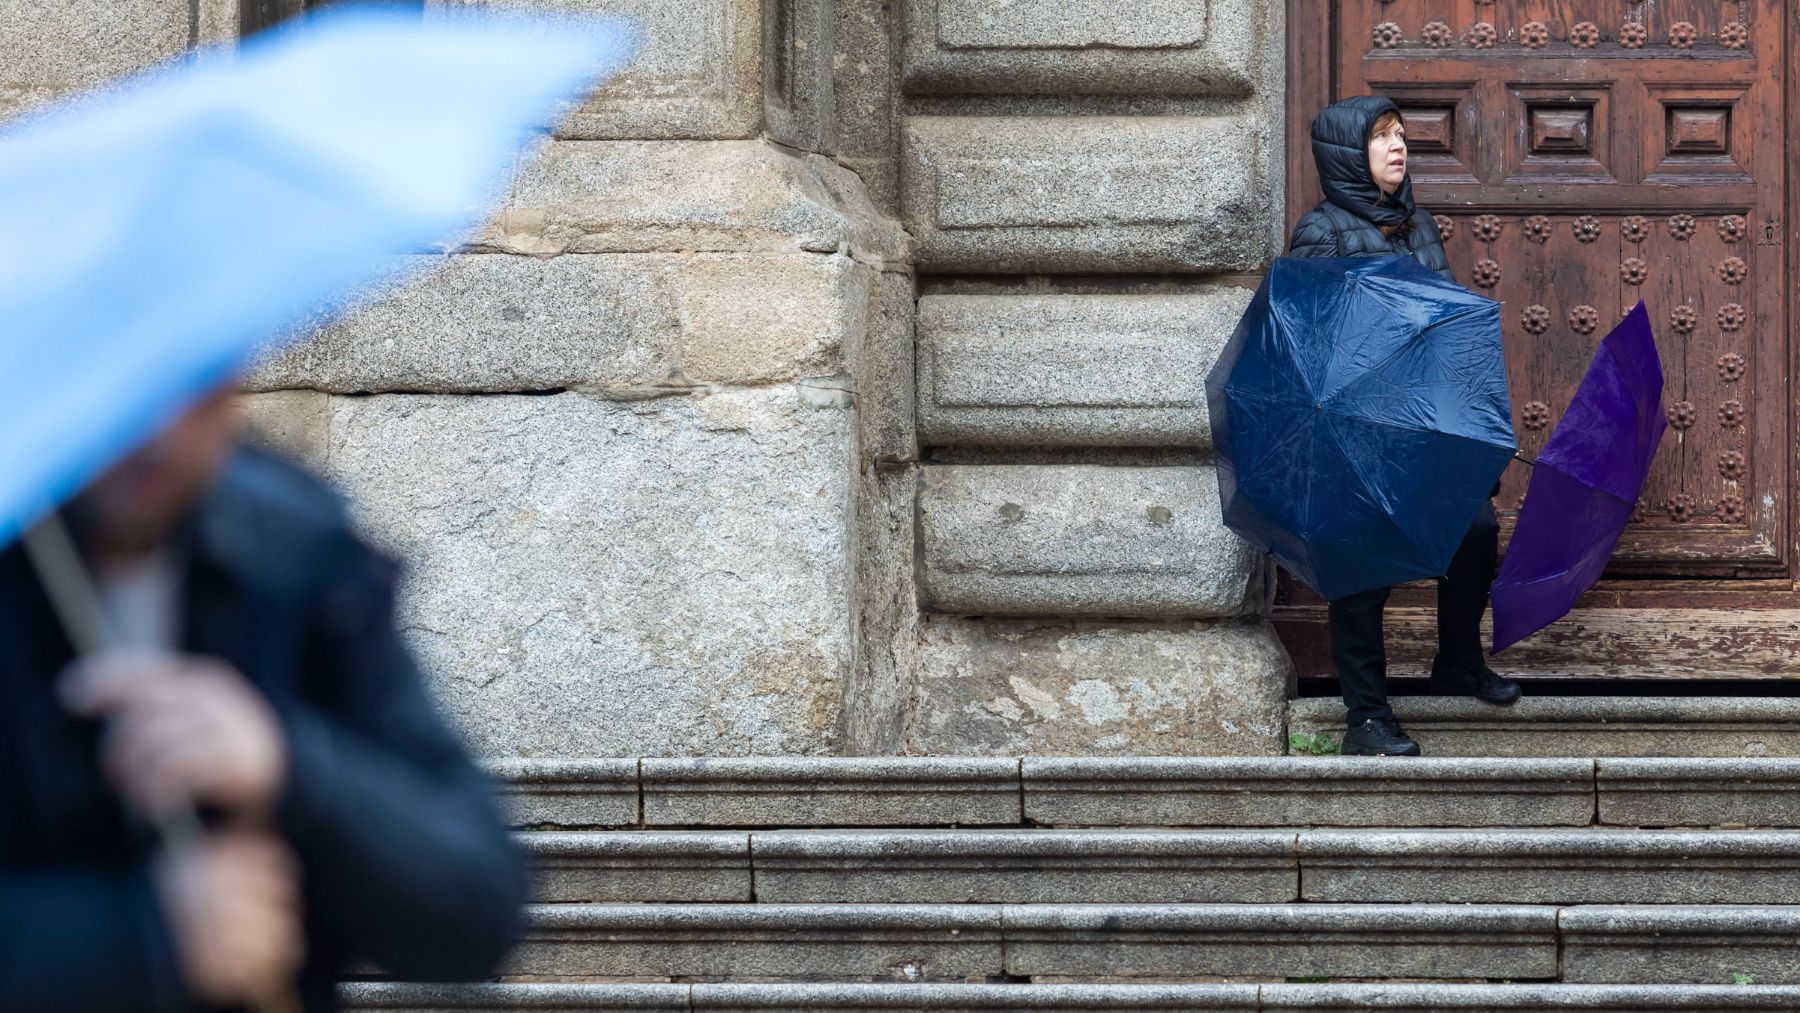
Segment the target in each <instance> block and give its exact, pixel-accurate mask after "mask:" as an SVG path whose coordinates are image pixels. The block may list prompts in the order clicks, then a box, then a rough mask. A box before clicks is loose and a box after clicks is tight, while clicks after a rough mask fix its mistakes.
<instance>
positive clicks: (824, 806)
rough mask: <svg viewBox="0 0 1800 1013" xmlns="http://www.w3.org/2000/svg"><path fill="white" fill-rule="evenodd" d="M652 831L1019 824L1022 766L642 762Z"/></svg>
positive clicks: (990, 762)
mask: <svg viewBox="0 0 1800 1013" xmlns="http://www.w3.org/2000/svg"><path fill="white" fill-rule="evenodd" d="M643 777H644V822H645V823H647V824H650V825H653V826H943V825H948V824H966V825H977V824H1006V825H1012V824H1017V823H1019V822H1021V818H1020V811H1019V761H1018V760H1007V759H999V758H994V759H979V758H977V759H967V758H960V757H908V758H883V757H839V758H823V757H821V758H804V759H789V758H781V757H765V758H760V759H756V758H751V759H692V760H675V759H646V760H644V761H643Z"/></svg>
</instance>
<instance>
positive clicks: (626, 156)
mask: <svg viewBox="0 0 1800 1013" xmlns="http://www.w3.org/2000/svg"><path fill="white" fill-rule="evenodd" d="M471 242H472V243H473V245H475V246H478V247H482V248H491V249H496V250H500V251H503V252H509V253H524V254H532V255H539V256H541V255H545V254H556V253H655V252H665V251H681V252H770V253H795V252H805V251H811V252H823V253H837V252H840V251H841V252H844V253H847V254H850V255H853V256H855V257H857V258H858V259H860V260H863V261H865V262H869V263H888V264H896V265H904V264H905V263H906V260H907V256H908V245H907V244H908V240H907V237H906V234H905V232H903V231H902V230H901V228H900V224H899V222H897V221H895V220H894V219H892V218H889V217H887V216H885V215H884V214H882V213H881V212H880V211H878V210H877V209H876V208H875V207H874V206H873V205H872V204H870V202H869V199H868V194H867V191H866V189H865V188H864V186H863V184H862V181H861V180H859V179H858V178H857V177H856V176H855V175H854V174H852V173H851V172H850V171H849V170H847V169H844V168H842V167H841V166H839V165H837V164H836V163H834V162H833V161H831V160H830V159H828V158H824V157H821V156H818V155H797V154H794V153H793V152H791V151H789V150H787V149H784V148H781V147H778V146H776V145H774V144H771V143H769V142H767V141H761V140H755V141H557V142H555V143H551V144H546V145H543V146H541V147H540V148H539V149H538V150H537V151H536V152H534V153H533V154H532V155H531V156H530V157H528V158H527V159H526V160H525V163H524V165H523V167H522V168H521V169H520V171H519V174H518V179H517V180H516V181H515V183H514V184H513V186H512V188H511V192H510V195H509V196H508V197H507V199H506V201H505V203H504V205H503V206H502V208H501V211H500V212H499V214H497V215H496V216H495V217H494V218H493V219H492V220H491V221H490V222H489V223H488V226H487V228H486V229H485V230H484V231H483V232H482V233H480V234H479V235H478V236H477V237H475V238H474V239H473V240H472V241H471Z"/></svg>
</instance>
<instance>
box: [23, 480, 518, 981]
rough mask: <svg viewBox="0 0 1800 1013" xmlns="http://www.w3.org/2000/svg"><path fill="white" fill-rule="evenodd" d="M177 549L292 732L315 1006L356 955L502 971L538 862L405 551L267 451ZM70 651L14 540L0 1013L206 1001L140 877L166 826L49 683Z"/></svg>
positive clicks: (203, 619) (292, 800) (202, 630)
mask: <svg viewBox="0 0 1800 1013" xmlns="http://www.w3.org/2000/svg"><path fill="white" fill-rule="evenodd" d="M184 543H185V548H186V549H187V551H186V553H185V555H186V558H187V559H188V560H189V561H190V562H189V564H188V569H187V574H186V580H185V582H184V586H183V601H184V607H185V613H186V614H185V617H184V619H185V622H186V632H185V636H184V641H185V643H184V649H186V650H189V651H191V652H194V653H200V654H208V655H213V656H216V657H222V658H224V659H225V660H227V661H229V662H230V663H231V664H232V665H234V666H235V667H236V668H237V669H238V670H239V671H240V672H242V673H244V675H245V676H246V677H248V678H249V679H250V680H251V681H252V682H253V683H254V684H255V685H256V686H257V687H258V688H259V689H261V690H262V691H263V692H264V693H265V694H266V695H267V696H268V698H269V699H270V701H271V702H272V703H273V705H274V707H275V710H276V712H277V714H278V716H279V717H280V720H281V722H282V725H283V727H284V729H285V731H286V733H287V739H288V750H289V758H288V779H287V789H286V792H285V795H284V797H283V798H282V799H281V801H280V804H279V807H278V821H279V827H280V830H281V832H282V833H283V834H284V835H285V836H286V837H287V839H288V841H289V843H290V845H291V846H292V847H293V848H294V850H295V853H296V854H297V855H298V856H299V859H300V862H301V866H302V870H303V872H302V875H303V880H304V883H303V891H304V902H305V919H306V926H305V927H306V936H307V949H308V962H307V966H306V968H305V969H304V971H303V972H302V976H301V982H300V986H301V995H302V1001H303V1003H304V1005H305V1007H306V1009H307V1010H308V1011H318V1010H329V1009H333V1008H335V999H334V996H333V982H334V981H335V980H336V979H337V978H338V977H339V976H341V974H342V973H343V972H344V971H345V970H347V969H348V968H349V967H350V966H352V965H353V964H365V963H366V964H374V965H377V966H379V967H381V968H384V969H385V970H387V971H389V972H391V973H393V974H395V975H397V976H400V977H404V978H411V979H446V978H473V977H480V976H483V975H487V974H490V973H493V971H494V969H495V965H496V964H497V963H498V962H499V961H500V960H501V958H502V957H503V956H504V955H505V953H506V951H507V949H508V947H509V946H510V945H511V943H512V942H513V941H514V939H515V938H516V936H517V933H518V931H519V927H520V906H521V904H522V902H523V895H524V879H523V872H522V868H521V864H520V861H519V858H518V856H517V855H516V853H515V851H514V849H513V847H512V846H511V844H510V842H509V841H508V839H507V836H506V834H505V832H504V829H503V827H502V826H501V824H500V822H499V820H498V818H497V817H496V815H495V813H494V812H493V809H492V803H491V800H490V797H489V792H488V786H487V782H486V779H485V778H484V777H483V776H482V774H481V772H480V771H479V770H478V769H477V768H476V767H475V766H474V765H473V764H472V763H471V762H470V760H469V759H468V757H467V756H466V755H464V753H463V750H462V749H461V747H460V746H459V745H458V743H457V741H456V739H455V738H454V737H453V736H452V735H451V733H450V732H449V730H448V729H447V728H446V726H445V725H444V723H443V722H442V721H441V720H440V719H439V717H438V716H437V714H436V713H435V712H434V711H433V709H432V706H431V704H430V702H429V701H428V699H427V698H426V695H425V692H424V688H423V686H422V684H421V681H420V677H419V674H418V671H417V669H416V668H415V667H414V664H413V661H412V659H411V658H410V656H409V655H408V654H407V651H406V649H405V647H404V646H403V645H402V644H401V641H400V639H399V636H398V635H397V633H396V631H395V628H394V620H393V593H394V581H395V569H394V567H393V565H392V564H390V563H389V562H388V561H387V560H385V559H384V558H383V557H381V556H379V555H377V554H376V553H374V552H373V551H371V550H369V549H368V548H366V547H365V546H363V545H362V544H361V543H360V542H358V541H357V540H356V539H355V537H353V536H352V535H351V534H350V533H349V531H348V529H347V527H346V525H345V519H344V514H343V511H342V508H341V506H340V504H339V502H338V500H337V499H336V498H335V497H334V496H333V495H332V494H330V493H329V492H327V491H326V490H325V488H324V487H323V486H321V485H320V484H318V483H317V482H315V481H314V480H312V479H311V478H308V477H306V476H304V475H303V474H301V473H300V472H298V471H297V470H295V469H293V468H290V467H288V466H287V465H284V464H281V463H278V462H276V461H275V460H274V459H272V458H268V457H264V456H261V455H257V454H253V453H250V452H245V453H242V454H240V455H239V456H238V457H236V458H235V459H234V460H233V462H232V464H231V466H230V467H229V468H228V470H227V472H226V474H225V476H224V478H223V479H222V481H221V482H220V484H219V485H218V486H217V488H216V489H215V490H214V491H213V492H212V494H211V495H210V497H209V498H208V500H207V501H206V502H205V504H204V505H203V506H202V508H201V509H200V510H199V511H198V512H197V516H196V517H195V518H194V520H193V522H192V523H191V524H190V525H189V528H188V531H187V534H186V536H185V538H184ZM70 658H71V651H70V647H69V644H68V643H67V641H66V640H65V639H64V637H63V635H62V633H61V632H60V628H59V627H58V626H57V624H56V621H55V619H54V617H53V615H52V613H51V611H50V607H49V604H48V602H47V601H46V600H45V598H44V596H43V593H42V592H41V591H40V589H39V585H38V583H37V581H36V579H35V578H34V576H33V574H32V572H31V571H30V569H29V567H28V566H27V565H26V562H25V560H24V558H23V555H22V553H21V552H20V551H19V549H18V547H17V546H14V547H13V548H12V549H9V550H7V551H5V552H0V1010H20V1011H23V1010H32V1011H34V1013H51V1011H59V1010H70V1011H74V1010H79V1011H82V1013H105V1011H109V1010H154V1011H176V1010H188V1009H193V1008H195V1006H194V1004H193V1001H192V1000H191V999H190V998H189V997H188V996H187V995H186V994H185V990H184V989H183V987H182V984H181V981H180V978H179V976H178V970H177V965H176V958H175V954H174V951H173V947H172V941H171V939H170V937H169V934H168V931H167V929H166V928H165V926H164V924H163V920H162V915H161V912H160V910H159V906H158V904H157V901H156V899H155V896H154V894H153V892H152V889H151V885H150V880H149V876H148V874H147V871H146V860H147V858H148V857H149V856H150V854H151V853H152V850H153V847H154V838H153V835H151V833H150V832H149V831H148V830H146V829H145V828H144V827H143V826H142V825H141V824H139V823H137V822H136V821H134V820H131V819H129V818H128V817H127V816H126V814H125V813H124V812H123V810H122V807H121V805H120V803H119V802H118V801H117V799H116V798H115V797H114V796H113V795H112V794H111V793H110V792H109V791H108V790H107V789H106V788H105V787H104V786H103V784H102V781H101V776H100V772H99V769H98V758H97V753H98V736H99V731H100V729H99V728H98V727H97V726H96V725H95V724H94V723H92V722H87V721H81V720H77V719H74V718H71V717H69V716H68V715H66V714H65V713H64V712H63V711H62V710H61V709H60V708H59V707H58V706H57V703H56V701H55V699H54V697H53V695H52V684H53V679H54V678H55V676H56V675H57V674H58V672H60V671H61V670H62V668H63V667H64V666H65V664H66V663H67V662H68V661H69V660H70Z"/></svg>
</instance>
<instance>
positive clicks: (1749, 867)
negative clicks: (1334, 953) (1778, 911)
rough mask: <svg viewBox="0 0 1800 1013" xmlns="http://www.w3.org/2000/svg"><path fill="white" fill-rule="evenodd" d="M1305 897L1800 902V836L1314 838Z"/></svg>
mask: <svg viewBox="0 0 1800 1013" xmlns="http://www.w3.org/2000/svg"><path fill="white" fill-rule="evenodd" d="M1299 856H1300V872H1301V879H1300V882H1301V898H1302V899H1303V900H1307V901H1340V902H1369V903H1389V902H1391V903H1419V902H1442V903H1454V904H1502V903H1528V904H1731V903H1737V904H1795V903H1800V834H1793V833H1754V832H1729V833H1703V832H1682V831H1650V830H1629V831H1620V830H1572V831H1571V830H1563V831H1542V830H1539V831H1526V830H1473V831H1464V830H1457V831H1449V830H1442V831H1421V832H1399V831H1366V830H1365V831H1354V832H1352V831H1326V830H1309V831H1304V832H1302V833H1301V834H1300V841H1299Z"/></svg>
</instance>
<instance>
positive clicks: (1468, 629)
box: [1329, 503, 1500, 728]
mask: <svg viewBox="0 0 1800 1013" xmlns="http://www.w3.org/2000/svg"><path fill="white" fill-rule="evenodd" d="M1499 554H1500V522H1499V520H1498V518H1496V517H1495V516H1494V506H1493V504H1492V503H1489V504H1486V505H1484V506H1482V508H1481V513H1480V514H1479V515H1478V516H1477V517H1476V518H1475V523H1474V524H1472V525H1470V527H1469V532H1468V534H1466V535H1464V536H1463V541H1462V545H1461V546H1459V547H1458V548H1457V550H1456V555H1455V557H1454V558H1452V559H1451V560H1450V571H1449V572H1448V573H1446V574H1444V576H1442V577H1440V578H1438V584H1437V620H1438V651H1437V658H1436V659H1434V660H1433V661H1432V663H1431V674H1432V676H1433V677H1435V678H1439V679H1444V680H1447V681H1449V682H1451V683H1457V682H1460V681H1462V680H1464V679H1467V678H1469V677H1471V676H1473V675H1474V674H1475V673H1476V672H1479V671H1480V670H1481V666H1483V665H1485V664H1487V653H1486V652H1485V651H1483V650H1482V647H1481V615H1482V613H1484V612H1486V611H1487V606H1488V589H1489V588H1490V587H1492V586H1493V583H1494V571H1495V569H1496V567H1497V564H1498V559H1499ZM1392 590H1393V588H1387V587H1378V588H1375V589H1373V590H1369V591H1359V592H1357V593H1356V594H1352V595H1346V596H1344V597H1342V598H1338V599H1335V600H1333V601H1332V602H1331V609H1330V620H1329V625H1330V629H1331V663H1332V666H1333V667H1334V668H1336V669H1337V676H1338V685H1339V687H1340V688H1341V689H1342V690H1343V692H1344V706H1345V707H1346V708H1347V709H1348V710H1349V712H1350V714H1349V718H1350V726H1351V727H1352V728H1354V727H1356V726H1357V725H1360V724H1362V723H1363V722H1364V721H1367V720H1369V719H1370V718H1391V717H1393V716H1394V711H1393V709H1392V708H1390V707H1389V706H1388V699H1387V647H1386V645H1384V644H1383V643H1382V635H1381V613H1382V609H1383V608H1384V607H1385V606H1386V605H1387V600H1388V593H1389V592H1390V591H1392Z"/></svg>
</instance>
